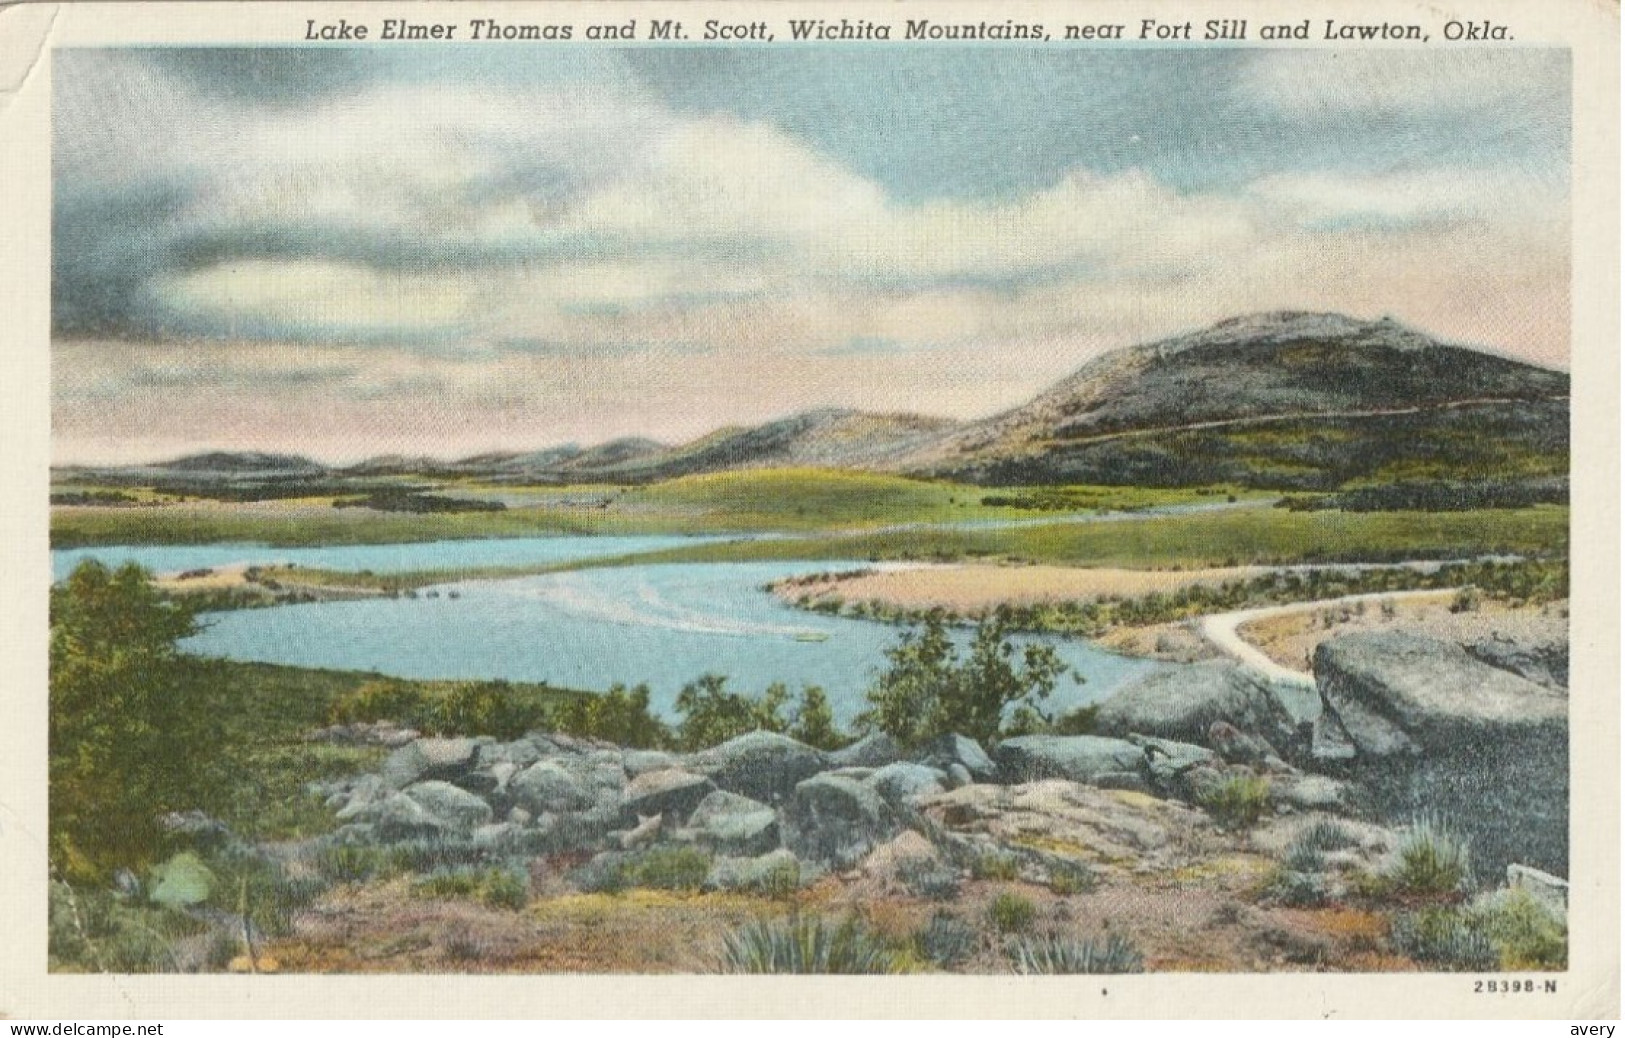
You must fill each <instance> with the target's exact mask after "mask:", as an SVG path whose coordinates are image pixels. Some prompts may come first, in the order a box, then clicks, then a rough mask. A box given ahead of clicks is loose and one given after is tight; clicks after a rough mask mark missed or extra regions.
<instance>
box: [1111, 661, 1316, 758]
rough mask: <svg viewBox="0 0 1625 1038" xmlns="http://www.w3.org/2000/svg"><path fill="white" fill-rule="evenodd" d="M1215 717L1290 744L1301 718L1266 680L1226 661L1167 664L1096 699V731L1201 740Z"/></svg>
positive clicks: (1245, 730) (1184, 740)
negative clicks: (1105, 696)
mask: <svg viewBox="0 0 1625 1038" xmlns="http://www.w3.org/2000/svg"><path fill="white" fill-rule="evenodd" d="M1215 721H1224V722H1226V723H1227V724H1231V725H1234V726H1235V727H1236V728H1238V729H1240V730H1241V731H1244V732H1251V733H1253V734H1255V735H1260V736H1262V737H1264V738H1265V739H1267V740H1269V741H1270V742H1272V743H1274V744H1275V745H1277V746H1282V747H1288V746H1294V745H1295V744H1296V743H1297V742H1298V740H1299V739H1300V734H1299V727H1300V722H1299V721H1298V720H1297V719H1296V718H1295V717H1294V716H1293V714H1292V712H1291V711H1290V710H1288V709H1287V707H1286V705H1285V704H1284V703H1283V702H1282V701H1281V698H1280V696H1278V695H1277V694H1276V693H1275V692H1274V691H1273V690H1272V689H1271V688H1270V686H1269V684H1268V683H1267V682H1265V681H1264V680H1262V679H1261V678H1259V677H1257V676H1255V675H1254V674H1253V672H1252V671H1250V670H1248V669H1246V668H1244V667H1242V666H1240V665H1239V664H1236V663H1232V662H1229V661H1222V660H1221V661H1212V662H1208V663H1195V664H1191V665H1189V666H1179V667H1167V668H1163V669H1161V670H1156V671H1153V672H1152V673H1150V674H1148V675H1146V676H1145V677H1144V678H1141V679H1140V680H1139V681H1137V682H1135V683H1133V684H1132V685H1129V686H1128V687H1126V688H1124V689H1121V690H1119V691H1118V692H1117V693H1115V694H1114V695H1112V696H1110V697H1109V698H1107V699H1106V700H1105V701H1103V702H1102V703H1101V704H1100V709H1099V712H1098V713H1097V714H1096V716H1095V731H1096V732H1097V733H1099V734H1101V735H1110V736H1117V737H1119V738H1121V737H1126V736H1128V735H1129V734H1131V733H1135V732H1138V733H1141V734H1144V735H1154V736H1158V737H1160V738H1163V739H1177V740H1179V741H1181V742H1192V743H1201V742H1205V741H1206V740H1207V737H1208V729H1209V728H1210V727H1211V726H1212V725H1213V722H1215Z"/></svg>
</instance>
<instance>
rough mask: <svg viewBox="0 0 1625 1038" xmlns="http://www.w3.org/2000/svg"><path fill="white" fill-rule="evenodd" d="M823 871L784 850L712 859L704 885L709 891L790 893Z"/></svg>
mask: <svg viewBox="0 0 1625 1038" xmlns="http://www.w3.org/2000/svg"><path fill="white" fill-rule="evenodd" d="M822 871H823V870H822V869H820V868H818V867H817V866H816V865H812V864H810V863H808V862H804V861H801V860H799V859H798V858H796V856H795V855H794V854H792V853H790V852H789V851H787V850H785V849H784V848H782V847H781V848H779V849H778V850H775V851H769V852H768V853H766V854H762V855H759V856H757V857H754V858H727V857H723V858H717V859H715V860H713V861H712V862H711V872H710V874H709V875H707V876H706V878H705V886H706V888H707V889H710V890H749V891H753V892H756V893H766V894H788V893H791V892H793V891H795V890H796V889H797V888H799V887H800V886H802V885H803V884H805V883H808V882H810V881H811V880H813V879H815V878H817V876H818V875H819V874H820V873H822Z"/></svg>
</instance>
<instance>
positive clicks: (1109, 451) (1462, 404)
mask: <svg viewBox="0 0 1625 1038" xmlns="http://www.w3.org/2000/svg"><path fill="white" fill-rule="evenodd" d="M1568 392H1569V378H1568V375H1566V374H1564V373H1562V372H1558V371H1551V370H1548V369H1545V368H1539V367H1536V366H1534V365H1530V364H1525V363H1522V362H1519V361H1515V360H1511V359H1508V358H1505V357H1500V356H1496V355H1494V354H1490V353H1485V352H1482V351H1479V350H1472V349H1468V348H1465V347H1461V346H1450V345H1446V344H1443V343H1440V342H1437V341H1435V340H1433V339H1431V338H1429V337H1428V336H1426V335H1424V334H1422V333H1420V332H1417V331H1415V330H1413V329H1410V328H1406V327H1405V326H1403V325H1401V324H1399V323H1398V322H1396V321H1393V320H1391V319H1386V318H1385V319H1383V320H1378V321H1359V320H1356V319H1354V318H1350V317H1345V316H1343V315H1341V314H1315V313H1299V312H1278V313H1266V314H1255V315H1250V316H1247V317H1238V318H1233V319H1231V320H1227V321H1222V322H1220V323H1219V324H1216V325H1214V326H1212V327H1211V328H1207V329H1204V330H1202V331H1198V332H1194V333H1191V334H1188V335H1182V336H1177V337H1174V338H1170V339H1164V340H1161V341H1158V342H1154V343H1149V344H1146V345H1142V346H1134V347H1130V348H1128V349H1123V350H1119V351H1116V352H1114V353H1110V354H1107V355H1106V356H1103V357H1100V358H1099V359H1097V360H1094V361H1092V362H1090V363H1089V364H1086V365H1084V366H1083V367H1082V368H1080V369H1079V370H1078V371H1077V372H1076V373H1074V374H1073V375H1071V376H1069V377H1067V378H1065V379H1063V380H1061V381H1060V382H1058V383H1056V384H1055V385H1054V386H1052V387H1051V388H1049V389H1048V390H1046V391H1044V392H1043V393H1041V394H1039V395H1038V396H1037V397H1036V398H1034V399H1033V400H1032V401H1030V402H1029V403H1027V404H1024V405H1022V406H1020V407H1017V408H1014V409H1012V410H1010V411H1007V412H1004V413H1003V414H1000V415H997V416H995V417H993V418H989V419H987V420H984V421H981V422H976V423H972V424H969V425H966V426H964V427H962V428H961V429H959V430H957V431H955V432H954V433H952V434H950V435H948V436H945V437H942V438H941V439H939V440H937V441H935V442H933V443H930V444H926V445H924V446H922V447H921V448H920V449H919V450H917V451H915V452H913V453H912V454H910V455H908V456H905V457H903V458H900V459H897V460H896V461H895V462H894V465H893V467H895V468H896V469H898V470H899V471H907V472H914V473H920V474H930V475H936V476H945V477H952V478H956V479H965V480H969V481H972V482H980V483H1015V484H1020V483H1053V482H1103V483H1146V484H1161V485H1177V484H1182V483H1208V482H1218V481H1233V482H1241V483H1247V484H1250V485H1255V486H1270V487H1279V488H1294V487H1297V488H1304V489H1326V488H1330V487H1335V486H1341V485H1342V484H1343V483H1345V482H1348V481H1349V480H1352V479H1359V478H1364V477H1371V478H1377V479H1391V478H1400V477H1405V476H1420V477H1426V478H1449V477H1459V478H1475V479H1476V478H1498V477H1499V476H1501V475H1504V474H1505V473H1506V472H1508V471H1512V470H1518V471H1526V470H1527V469H1529V468H1531V467H1532V468H1534V469H1538V470H1540V474H1541V475H1543V476H1547V475H1552V474H1554V473H1556V472H1558V471H1561V472H1562V473H1564V474H1566V472H1567V452H1568V418H1567V415H1568V403H1567V397H1568Z"/></svg>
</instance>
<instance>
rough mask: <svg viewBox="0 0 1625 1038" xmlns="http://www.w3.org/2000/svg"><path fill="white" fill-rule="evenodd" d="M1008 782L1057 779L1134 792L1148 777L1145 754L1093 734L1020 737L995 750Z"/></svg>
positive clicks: (1121, 743)
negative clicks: (1132, 790)
mask: <svg viewBox="0 0 1625 1038" xmlns="http://www.w3.org/2000/svg"><path fill="white" fill-rule="evenodd" d="M993 756H994V758H995V759H996V760H997V761H998V762H999V767H1000V768H1002V769H1003V773H1004V776H1005V778H1006V779H1007V780H1008V781H1010V782H1034V781H1037V780H1038V779H1047V778H1059V779H1066V780H1068V781H1070V782H1082V783H1084V784H1086V785H1091V786H1107V787H1111V788H1114V789H1134V788H1141V787H1143V786H1144V785H1145V780H1146V778H1147V777H1148V769H1147V766H1146V759H1145V751H1144V750H1142V749H1141V748H1140V747H1138V746H1136V745H1134V744H1133V743H1131V742H1129V741H1127V740H1126V739H1106V738H1102V737H1100V736H1095V735H1022V736H1017V737H1016V738H1014V739H1006V740H1004V741H1003V742H1001V743H999V745H998V746H996V747H994V750H993Z"/></svg>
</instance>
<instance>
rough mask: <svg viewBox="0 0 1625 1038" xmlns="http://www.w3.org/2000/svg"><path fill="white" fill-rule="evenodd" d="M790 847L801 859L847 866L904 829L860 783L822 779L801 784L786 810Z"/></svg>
mask: <svg viewBox="0 0 1625 1038" xmlns="http://www.w3.org/2000/svg"><path fill="white" fill-rule="evenodd" d="M785 823H786V829H787V830H788V831H787V832H786V834H785V836H786V839H785V844H786V846H788V847H789V848H790V850H792V851H794V852H795V854H796V857H798V858H802V859H806V860H810V861H816V862H821V863H825V864H830V865H832V866H834V867H836V868H847V867H850V866H851V865H853V864H855V863H856V862H858V861H860V860H862V858H863V856H864V855H866V854H868V853H869V851H870V850H872V849H874V847H876V846H877V845H878V844H880V843H882V842H884V841H885V840H887V839H889V838H890V837H891V836H892V834H893V833H895V832H897V830H898V828H899V825H898V823H897V821H896V819H895V818H894V817H893V815H892V812H891V809H890V808H889V807H887V806H886V802H885V801H884V800H882V799H881V798H880V794H879V793H877V792H875V791H874V790H873V789H870V788H869V787H868V786H866V785H864V784H863V783H861V782H855V781H853V780H852V779H848V778H839V777H834V776H830V775H817V776H815V777H813V778H810V779H807V780H806V781H805V782H802V783H800V784H799V785H797V786H796V790H795V796H794V797H793V798H792V799H791V801H790V805H789V807H788V808H787V810H786V812H785Z"/></svg>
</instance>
